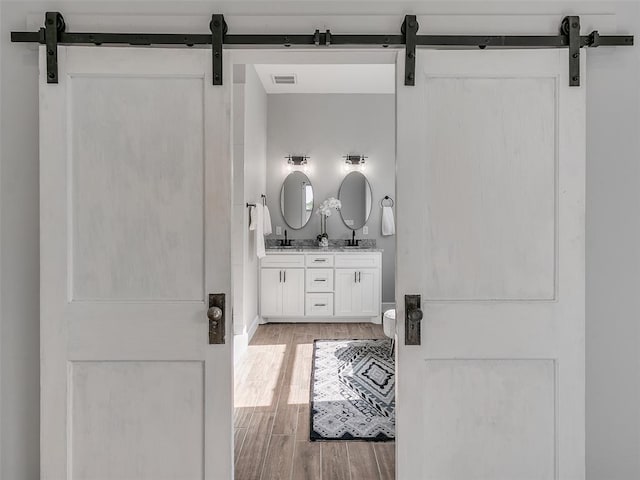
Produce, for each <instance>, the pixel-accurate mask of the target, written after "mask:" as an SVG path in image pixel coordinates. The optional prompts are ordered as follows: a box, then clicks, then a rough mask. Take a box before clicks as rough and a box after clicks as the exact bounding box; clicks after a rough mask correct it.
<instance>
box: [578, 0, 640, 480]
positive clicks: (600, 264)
mask: <svg viewBox="0 0 640 480" xmlns="http://www.w3.org/2000/svg"><path fill="white" fill-rule="evenodd" d="M639 5H640V4H635V5H633V6H631V5H629V6H628V7H626V8H621V9H620V15H619V16H618V22H619V25H620V31H622V32H633V33H634V34H635V35H636V45H637V44H638V43H640V16H639ZM639 61H640V56H639V47H637V46H636V47H634V48H620V49H615V50H612V49H605V48H602V49H592V50H589V52H588V57H587V65H588V68H587V237H586V240H587V243H586V256H587V264H586V267H587V284H586V288H587V290H586V294H587V305H586V311H587V337H586V361H587V365H586V367H587V474H588V478H589V480H631V479H638V478H640V141H639V138H640V136H639V134H640V108H639V106H640V68H639Z"/></svg>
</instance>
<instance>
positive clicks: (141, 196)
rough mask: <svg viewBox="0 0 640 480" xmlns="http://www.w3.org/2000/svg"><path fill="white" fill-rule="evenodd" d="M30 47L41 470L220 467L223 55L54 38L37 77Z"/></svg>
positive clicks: (226, 237) (225, 226)
mask: <svg viewBox="0 0 640 480" xmlns="http://www.w3.org/2000/svg"><path fill="white" fill-rule="evenodd" d="M40 54H41V58H40V62H41V63H40V72H41V73H40V120H41V124H40V134H41V139H40V142H41V150H40V198H41V209H40V212H41V219H40V221H41V242H40V243H41V339H42V341H41V350H42V363H41V366H42V368H41V380H42V393H41V405H42V412H41V413H42V422H41V451H42V478H45V479H52V480H58V479H62V478H69V479H84V478H95V479H101V478H102V479H109V480H115V479H132V478H135V479H137V480H145V479H149V480H150V479H154V480H155V479H162V478H167V479H168V478H181V479H214V478H215V479H218V478H231V475H232V466H233V463H232V458H233V452H232V449H231V446H232V443H231V438H232V420H231V418H232V415H231V413H232V401H231V387H232V380H231V345H230V343H229V342H228V343H227V344H223V345H209V344H208V319H207V316H206V310H207V307H208V303H207V299H208V294H209V293H226V294H227V305H230V304H231V298H230V296H229V293H230V290H231V287H230V283H231V281H230V273H229V272H230V234H229V232H230V221H229V219H230V207H231V191H230V184H231V164H230V157H229V145H230V100H231V99H230V93H229V88H228V85H230V84H231V81H230V76H229V75H228V73H229V69H227V77H229V78H225V85H227V86H218V87H214V86H213V85H212V81H211V54H210V52H209V51H206V50H181V49H148V48H140V49H139V48H126V49H125V48H106V47H103V48H100V49H96V48H90V47H59V50H58V67H59V81H60V83H59V84H58V85H53V84H47V83H46V58H45V57H46V51H45V47H41V52H40ZM224 232H227V234H225V233H224ZM226 317H227V322H226V327H227V328H226V334H227V339H229V338H230V335H231V331H230V327H231V325H230V323H231V322H230V311H229V310H227V312H226Z"/></svg>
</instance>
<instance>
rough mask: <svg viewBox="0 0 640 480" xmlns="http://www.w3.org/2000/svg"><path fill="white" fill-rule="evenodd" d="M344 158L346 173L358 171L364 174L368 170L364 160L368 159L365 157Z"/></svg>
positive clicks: (352, 156) (346, 156)
mask: <svg viewBox="0 0 640 480" xmlns="http://www.w3.org/2000/svg"><path fill="white" fill-rule="evenodd" d="M343 158H344V159H345V161H344V171H345V172H347V173H348V172H350V171H352V170H356V169H358V170H360V171H361V172H364V171H365V170H366V168H367V167H366V165H365V162H364V159H365V158H368V157H365V156H364V155H345V156H344V157H343Z"/></svg>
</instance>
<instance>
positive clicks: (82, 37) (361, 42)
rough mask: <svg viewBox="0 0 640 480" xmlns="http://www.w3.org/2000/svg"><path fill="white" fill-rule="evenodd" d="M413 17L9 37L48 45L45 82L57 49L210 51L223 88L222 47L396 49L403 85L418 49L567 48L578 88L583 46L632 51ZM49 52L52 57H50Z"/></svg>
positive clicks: (624, 41)
mask: <svg viewBox="0 0 640 480" xmlns="http://www.w3.org/2000/svg"><path fill="white" fill-rule="evenodd" d="M418 28H419V25H418V21H417V19H416V16H415V15H406V16H405V17H404V21H403V23H402V27H401V32H399V34H393V35H379V34H373V35H368V34H364V35H362V34H354V35H352V34H334V33H331V31H330V30H325V31H324V33H321V32H320V31H319V30H316V31H315V32H314V33H312V34H291V35H289V34H242V33H240V34H227V24H226V22H225V19H224V16H223V15H221V14H214V15H212V16H211V22H210V24H209V30H210V32H209V33H203V34H194V33H103V32H95V33H73V32H67V31H66V29H65V21H64V18H63V17H62V15H61V14H60V13H59V12H47V13H46V15H45V25H44V27H42V28H40V29H39V30H38V31H37V32H11V41H12V42H20V43H39V44H41V45H46V46H47V82H48V83H58V68H57V64H58V58H57V57H58V55H57V54H58V51H57V46H58V45H115V44H120V45H136V46H139V45H183V46H186V47H193V46H196V45H198V46H209V45H210V46H211V50H212V55H213V66H212V70H213V72H212V74H213V78H212V82H213V84H214V85H222V83H223V80H224V75H223V71H222V66H223V61H222V56H223V54H222V51H223V49H224V47H250V46H258V45H262V46H270V47H296V46H297V47H313V46H316V47H329V46H331V47H335V46H337V47H355V46H361V47H382V48H386V47H399V48H402V47H404V48H405V79H404V84H405V85H409V86H411V85H415V78H416V70H415V67H416V49H417V48H478V47H479V48H481V49H486V48H568V49H569V82H570V85H572V86H578V85H580V49H581V48H582V47H598V46H602V47H614V46H632V45H633V43H634V42H633V40H634V39H633V35H600V34H599V33H598V32H597V31H593V32H592V33H590V34H589V35H580V17H578V16H568V17H565V18H564V19H563V21H562V25H561V27H560V31H559V32H558V33H557V34H555V35H457V34H456V35H418ZM51 52H53V53H51Z"/></svg>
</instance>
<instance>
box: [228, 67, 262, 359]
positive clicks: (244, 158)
mask: <svg viewBox="0 0 640 480" xmlns="http://www.w3.org/2000/svg"><path fill="white" fill-rule="evenodd" d="M233 95H234V99H233V103H234V105H233V109H234V111H233V116H234V126H233V130H234V133H233V137H234V141H233V144H234V145H233V156H234V172H233V176H234V201H233V247H232V249H233V254H232V255H233V259H232V264H233V277H234V278H233V281H234V300H233V303H234V312H233V315H234V333H235V335H236V338H235V353H234V354H235V359H236V360H238V359H239V358H240V357H241V356H242V354H243V353H244V351H245V350H246V347H247V344H248V342H249V340H251V336H252V335H253V333H254V332H255V328H256V327H257V325H258V259H257V257H256V246H255V233H254V232H250V231H249V229H248V225H249V209H248V208H247V207H246V204H247V203H256V204H257V203H260V201H261V198H260V195H261V194H263V193H264V192H265V190H266V180H265V177H266V154H267V95H266V93H265V91H264V88H263V86H262V82H260V79H259V78H258V76H257V74H256V71H255V68H254V67H253V65H236V66H234V90H233Z"/></svg>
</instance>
